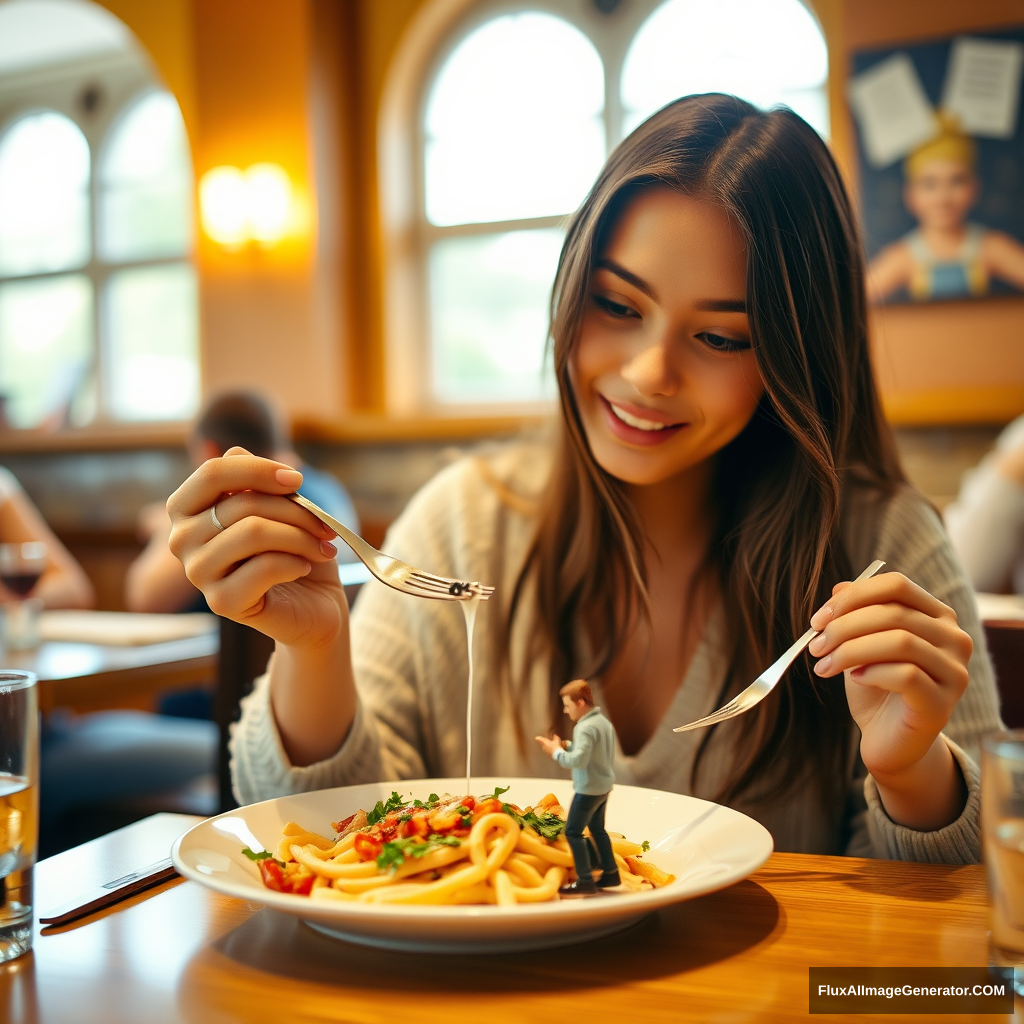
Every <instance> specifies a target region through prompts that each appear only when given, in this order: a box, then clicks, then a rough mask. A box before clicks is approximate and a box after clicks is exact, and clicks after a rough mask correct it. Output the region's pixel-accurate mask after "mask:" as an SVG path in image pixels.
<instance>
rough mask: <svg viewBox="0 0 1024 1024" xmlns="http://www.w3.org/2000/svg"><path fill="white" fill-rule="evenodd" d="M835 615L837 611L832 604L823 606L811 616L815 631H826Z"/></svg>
mask: <svg viewBox="0 0 1024 1024" xmlns="http://www.w3.org/2000/svg"><path fill="white" fill-rule="evenodd" d="M833 615H835V609H834V608H833V607H832V605H830V604H826V605H823V606H822V607H821V608H819V609H818V610H817V611H816V612H815V613H814V614H813V615H812V616H811V625H812V626H813V627H814V628H815V629H824V628H825V627H826V626H827V625H828V624H829V623H830V622H831V621H832V616H833Z"/></svg>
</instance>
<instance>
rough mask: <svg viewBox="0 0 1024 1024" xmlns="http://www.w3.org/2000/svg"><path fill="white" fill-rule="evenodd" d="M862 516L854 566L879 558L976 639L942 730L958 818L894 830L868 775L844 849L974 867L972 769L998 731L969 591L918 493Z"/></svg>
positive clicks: (975, 776)
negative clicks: (959, 806)
mask: <svg viewBox="0 0 1024 1024" xmlns="http://www.w3.org/2000/svg"><path fill="white" fill-rule="evenodd" d="M864 511H865V510H863V509H862V510H861V512H862V514H861V515H860V516H859V517H858V519H859V525H858V527H857V528H855V529H854V530H853V534H854V536H853V538H852V543H850V542H848V544H849V551H850V555H851V558H853V559H854V568H855V569H856V568H858V567H859V566H860V565H862V564H867V562H868V561H870V560H871V559H872V558H882V559H884V560H885V561H886V563H887V565H886V570H887V571H897V572H902V573H903V574H904V575H905V576H907V577H908V578H909V579H911V580H912V581H913V582H915V583H917V584H918V585H919V586H921V587H923V588H924V589H925V590H927V591H928V592H929V593H930V594H932V595H933V596H934V597H936V598H938V599H939V600H940V601H942V602H943V603H944V604H947V605H949V606H950V607H951V608H952V609H953V610H954V611H955V612H956V615H957V620H958V622H959V624H960V627H961V628H962V629H963V630H965V631H966V632H967V633H968V634H970V636H971V639H972V640H973V641H974V652H973V654H972V655H971V659H970V662H969V663H968V673H969V681H968V684H967V689H966V690H965V691H964V694H963V696H962V697H961V698H960V700H959V702H958V703H957V705H956V707H955V708H954V709H953V713H952V715H951V716H950V719H949V721H948V722H947V724H946V727H945V729H944V730H943V737H944V739H945V741H946V743H947V745H948V746H949V749H950V751H951V753H952V754H953V757H954V758H955V759H956V762H957V764H958V765H959V767H960V770H961V772H962V774H963V777H964V781H965V783H966V785H967V794H968V795H967V803H966V805H965V807H964V809H963V812H962V813H961V814H960V817H959V818H957V819H956V821H954V822H952V823H951V824H949V825H947V826H946V827H945V828H942V829H938V830H937V831H933V832H918V831H916V830H914V829H910V828H907V827H905V826H903V825H899V824H897V823H896V822H894V821H892V819H891V818H889V816H888V815H887V814H886V812H885V808H884V807H883V805H882V801H881V798H880V796H879V793H878V787H877V785H876V784H875V781H874V779H873V778H871V776H870V775H868V776H867V777H866V779H865V780H864V797H865V800H866V804H867V808H866V813H864V814H863V815H861V816H860V820H859V822H858V823H857V826H856V827H855V832H854V837H853V840H852V841H851V844H850V848H851V849H858V848H865V847H866V846H869V847H870V849H871V851H872V852H873V854H874V856H876V857H885V858H888V859H892V860H916V861H930V862H936V863H947V864H968V863H977V862H978V861H979V860H980V857H981V839H980V781H981V779H980V772H979V771H978V766H977V765H978V758H979V752H980V747H981V738H982V737H983V736H984V735H985V734H986V733H987V732H991V731H993V730H996V729H999V728H1001V727H1002V726H1001V722H1000V720H999V700H998V696H997V692H996V687H995V679H994V676H993V673H992V665H991V662H990V661H989V656H988V650H987V648H986V646H985V635H984V632H983V630H982V628H981V622H980V620H979V618H978V611H977V607H976V605H975V601H974V593H973V590H972V589H971V585H970V582H969V581H968V579H967V577H966V575H965V573H964V571H963V569H962V568H961V566H960V564H959V562H958V561H957V559H956V556H955V555H954V553H953V550H952V548H951V547H950V543H949V540H948V538H947V537H946V535H945V533H944V532H943V528H942V524H941V522H940V520H939V517H938V515H937V514H936V513H935V511H934V510H933V509H932V508H931V506H930V505H928V503H927V502H926V501H925V500H924V499H923V498H922V497H921V496H920V495H918V494H917V493H916V492H914V491H913V490H911V489H910V488H905V489H903V490H901V491H900V492H899V493H898V494H897V495H896V496H895V497H894V498H892V499H891V500H890V501H888V502H887V503H884V506H883V508H882V510H881V512H880V514H879V515H877V516H875V515H871V514H870V513H869V514H864ZM872 527H873V528H872ZM858 831H859V832H860V835H858V834H857V833H858Z"/></svg>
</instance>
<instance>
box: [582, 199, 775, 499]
mask: <svg viewBox="0 0 1024 1024" xmlns="http://www.w3.org/2000/svg"><path fill="white" fill-rule="evenodd" d="M746 278H747V253H746V246H745V244H744V241H743V238H742V236H741V234H740V231H739V229H738V228H737V226H736V225H735V224H734V222H733V221H732V220H731V218H730V217H729V215H728V214H726V213H725V212H724V211H723V210H722V209H721V208H719V207H717V206H715V205H713V204H711V203H708V202H706V201H703V200H699V199H691V198H688V197H687V196H684V195H680V194H679V193H677V192H675V191H672V190H671V189H668V188H657V189H651V190H649V191H645V192H643V193H641V195H640V196H638V197H637V198H636V199H635V200H634V201H633V202H632V203H630V205H629V206H628V207H627V208H626V210H625V212H624V213H623V215H622V216H621V218H620V219H619V222H618V224H617V225H616V226H615V229H614V231H613V232H612V234H611V236H610V239H609V241H608V244H607V246H606V247H605V249H604V251H603V252H602V253H601V254H600V256H599V258H598V260H597V263H596V265H595V269H594V271H593V274H592V276H591V279H590V289H589V295H588V299H587V307H586V313H585V315H584V319H583V326H582V331H581V335H580V338H579V341H578V343H577V346H576V349H575V351H574V352H573V354H572V356H571V358H570V364H569V371H570V379H571V381H572V385H573V390H574V393H575V395H576V401H577V404H578V406H579V410H580V415H581V417H582V420H583V426H584V429H585V431H586V434H587V440H588V441H589V443H590V449H591V451H592V452H593V455H594V458H595V459H596V460H597V462H598V464H599V465H600V466H601V468H602V469H604V470H605V471H606V472H608V473H610V474H611V475H612V476H614V477H617V478H618V479H619V480H623V481H625V482H626V483H631V484H639V485H646V484H657V483H661V482H662V481H665V480H668V479H669V478H671V477H674V476H676V475H677V474H679V473H682V472H684V471H686V470H688V469H691V468H693V467H694V466H697V465H698V464H700V463H702V462H704V461H705V460H706V459H709V458H710V457H711V456H712V455H714V454H715V452H717V451H719V450H720V449H721V448H723V447H724V446H725V445H727V444H728V443H729V442H730V441H731V440H732V439H733V438H734V437H736V435H737V434H739V433H740V431H741V430H743V428H744V427H745V426H746V425H747V423H748V422H749V421H750V418H751V416H753V414H754V410H755V408H756V407H757V403H758V400H759V399H760V398H761V395H762V393H763V392H764V385H763V383H762V381H761V375H760V373H759V372H758V368H757V362H756V360H755V359H754V353H753V352H752V351H751V348H750V328H749V325H748V323H747V314H746V297H747V285H746Z"/></svg>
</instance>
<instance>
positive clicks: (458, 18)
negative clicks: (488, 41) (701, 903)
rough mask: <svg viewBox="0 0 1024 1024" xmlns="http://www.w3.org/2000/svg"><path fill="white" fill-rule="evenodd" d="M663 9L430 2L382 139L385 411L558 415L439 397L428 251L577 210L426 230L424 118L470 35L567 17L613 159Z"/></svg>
mask: <svg viewBox="0 0 1024 1024" xmlns="http://www.w3.org/2000/svg"><path fill="white" fill-rule="evenodd" d="M664 2H665V0H632V2H629V3H622V4H621V5H620V6H619V7H617V8H616V9H615V10H614V11H613V12H611V13H610V14H608V15H605V14H601V13H600V12H599V11H598V10H596V8H595V7H594V6H593V5H592V4H589V3H587V4H583V3H580V0H534V2H532V3H531V2H528V0H475V2H474V0H436V3H435V4H434V5H428V9H427V10H426V11H424V12H423V16H422V17H421V18H420V19H419V23H418V24H414V25H413V26H411V28H410V30H409V38H408V39H407V40H406V41H405V45H404V47H400V48H399V51H398V52H397V53H396V54H395V58H394V61H393V63H392V69H393V70H392V72H391V75H390V76H389V81H388V82H386V84H385V94H384V100H383V102H382V105H381V114H380V131H379V139H378V170H379V194H380V197H381V211H380V212H381V222H382V237H383V245H382V259H383V281H384V287H383V289H382V293H383V302H384V307H385V308H384V317H383V320H384V323H383V326H384V332H383V334H384V337H383V341H384V357H385V380H384V386H385V404H386V409H387V411H388V412H389V413H391V414H393V415H394V414H397V415H421V416H427V417H463V416H464V417H479V416H482V415H484V416H487V415H495V414H499V415H513V416H514V415H524V416H533V415H537V414H543V413H546V412H550V411H551V408H552V406H551V402H550V401H543V400H541V401H532V402H486V403H481V404H471V403H463V402H444V401H441V400H440V399H438V398H437V397H436V396H435V394H434V393H433V348H432V338H431V309H430V282H429V258H430V250H431V247H432V245H433V244H434V243H435V242H437V241H438V240H440V239H443V238H453V237H460V236H463V237H466V236H473V235H484V234H498V233H500V232H504V231H516V230H528V229H530V228H545V227H547V228H550V227H563V226H564V225H565V224H566V222H567V220H568V218H569V217H570V216H571V215H572V213H573V211H568V212H567V213H566V214H565V215H564V216H551V217H536V218H523V219H518V220H508V221H489V222H473V223H470V224H459V225H447V226H440V225H435V224H431V223H430V221H429V220H428V219H427V214H426V167H425V163H426V161H425V153H426V142H427V133H426V112H427V105H428V100H429V97H430V93H431V91H432V90H433V87H434V83H435V82H436V80H437V76H438V75H439V74H440V72H441V69H442V68H443V67H444V64H445V62H446V61H447V60H448V58H449V57H450V56H451V54H452V53H453V52H454V51H455V49H456V48H457V47H458V46H459V44H460V43H462V41H463V40H464V39H465V38H466V37H467V36H468V35H470V34H471V33H472V32H473V31H474V30H475V29H477V28H479V27H480V26H482V25H484V24H486V23H487V22H489V21H491V20H493V19H495V18H499V17H502V16H504V15H509V14H522V13H526V12H531V11H536V12H539V13H546V14H552V15H554V16H555V17H558V18H561V19H562V20H564V21H566V22H567V23H569V24H570V25H572V26H573V27H574V28H576V29H578V30H579V31H580V32H582V33H583V34H584V35H585V36H586V37H587V38H588V39H589V40H590V42H591V44H592V45H593V46H594V48H595V50H596V51H597V53H598V56H599V57H600V59H601V62H602V65H603V68H604V109H603V118H604V124H605V140H606V147H607V148H606V156H607V154H610V153H611V152H612V151H613V150H614V148H615V146H617V145H618V144H619V142H621V141H622V138H623V137H624V136H623V131H622V129H623V124H624V120H625V109H624V107H623V103H622V72H623V68H624V65H625V61H626V57H627V55H628V53H629V49H630V47H631V46H632V44H633V41H634V39H635V38H636V35H637V33H638V32H639V30H640V28H641V26H642V25H643V24H644V22H645V21H646V20H647V18H648V17H649V16H650V15H651V14H652V13H653V12H654V11H655V10H656V9H657V8H658V7H660V6H661V5H662V3H664ZM798 2H800V3H802V4H803V6H804V7H805V8H806V9H807V10H808V12H809V13H810V15H811V17H812V18H813V19H814V21H815V23H816V24H817V25H818V28H819V31H821V34H822V38H823V39H825V40H826V45H827V37H826V36H825V32H824V28H823V26H822V23H821V19H820V18H819V16H818V13H817V11H815V10H814V8H813V6H812V4H811V3H810V2H809V0H798ZM430 7H434V8H436V10H431V9H430ZM445 8H446V9H445ZM403 51H404V52H403ZM399 69H401V70H399ZM831 74H832V66H831V61H830V64H829V77H828V78H827V79H826V82H825V85H824V89H825V92H826V100H828V98H829V91H830V78H831ZM409 91H412V94H413V98H412V100H411V102H410V97H409V96H408V95H403V93H408V92H409ZM403 135H404V138H403V137H402V136H403ZM403 162H404V165H405V166H404V167H402V166H401V165H402V164H403Z"/></svg>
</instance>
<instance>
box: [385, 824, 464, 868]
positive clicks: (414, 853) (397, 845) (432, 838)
mask: <svg viewBox="0 0 1024 1024" xmlns="http://www.w3.org/2000/svg"><path fill="white" fill-rule="evenodd" d="M461 845H462V843H461V841H460V840H459V839H456V838H455V836H441V835H437V834H436V833H435V834H434V835H429V836H427V837H426V838H425V839H393V840H392V841H391V842H390V843H385V844H384V848H383V849H382V850H381V852H380V856H379V857H378V858H377V867H378V868H380V869H381V871H386V870H388V869H390V870H391V871H396V870H397V869H398V868H400V867H401V866H402V864H403V863H404V862H405V858H406V857H425V856H426V855H427V854H428V853H433V851H434V850H436V849H437V848H438V847H439V846H461Z"/></svg>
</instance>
